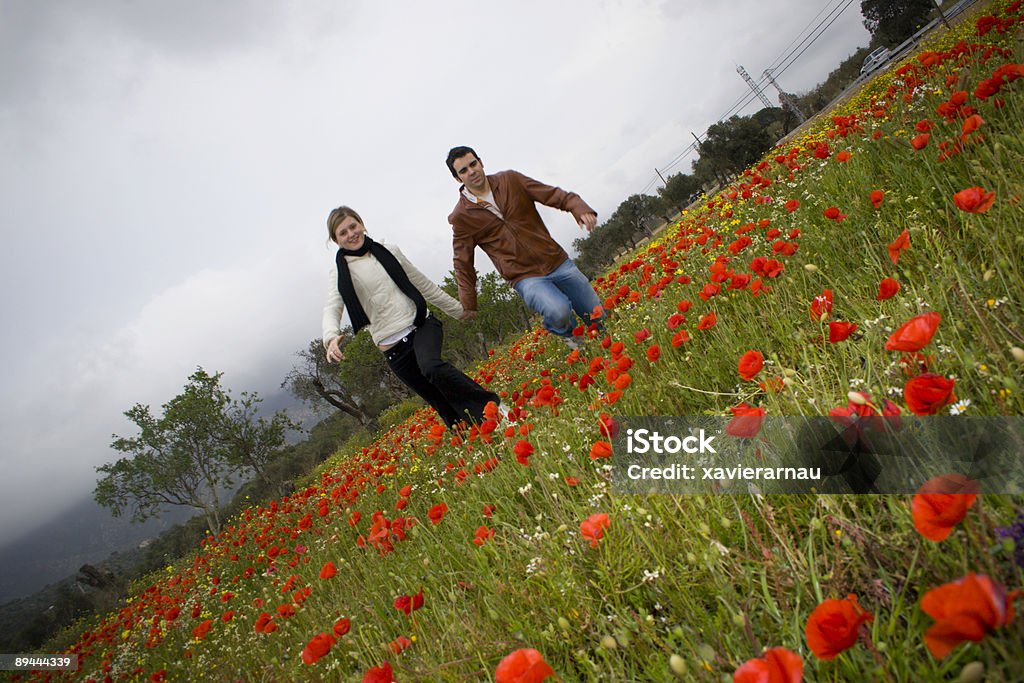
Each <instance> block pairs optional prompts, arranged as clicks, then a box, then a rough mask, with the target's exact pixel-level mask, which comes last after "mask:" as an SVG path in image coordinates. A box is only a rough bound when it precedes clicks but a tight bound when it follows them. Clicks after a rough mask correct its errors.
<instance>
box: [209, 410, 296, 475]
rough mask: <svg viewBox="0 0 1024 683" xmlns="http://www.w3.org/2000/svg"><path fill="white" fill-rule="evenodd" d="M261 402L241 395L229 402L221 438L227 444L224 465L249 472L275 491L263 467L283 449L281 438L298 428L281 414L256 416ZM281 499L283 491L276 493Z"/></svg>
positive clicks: (265, 468)
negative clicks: (226, 455) (226, 463)
mask: <svg viewBox="0 0 1024 683" xmlns="http://www.w3.org/2000/svg"><path fill="white" fill-rule="evenodd" d="M262 402H263V399H261V398H260V397H259V396H258V395H257V394H255V393H252V394H250V393H248V392H242V397H241V398H240V399H239V400H238V401H232V402H231V403H230V404H229V405H228V406H227V409H226V410H225V412H224V438H225V439H226V440H227V443H228V447H229V451H228V463H229V464H230V465H232V466H234V467H236V468H238V469H240V470H245V469H250V470H252V471H253V472H255V473H256V475H257V476H258V477H259V478H260V479H262V480H263V481H264V482H265V483H266V484H267V485H268V486H271V487H277V488H280V487H278V484H277V482H274V481H272V480H271V478H270V477H269V476H268V475H267V465H268V464H269V463H270V461H271V460H272V459H273V458H274V457H275V456H276V455H277V454H278V449H279V448H281V446H283V445H284V442H285V435H286V433H287V432H289V431H293V430H298V429H299V425H297V424H295V423H294V422H292V420H291V419H289V417H288V414H287V413H285V412H284V411H278V412H276V413H274V415H273V416H271V417H270V418H269V419H267V418H265V417H258V416H257V415H256V412H257V408H258V407H259V404H260V403H262ZM279 492H280V493H281V494H282V495H284V494H283V491H279Z"/></svg>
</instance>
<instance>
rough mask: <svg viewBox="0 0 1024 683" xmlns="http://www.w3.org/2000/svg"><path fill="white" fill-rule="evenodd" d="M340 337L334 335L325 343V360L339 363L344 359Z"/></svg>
mask: <svg viewBox="0 0 1024 683" xmlns="http://www.w3.org/2000/svg"><path fill="white" fill-rule="evenodd" d="M340 345H341V337H335V338H334V339H332V340H331V341H329V342H328V343H327V362H328V363H339V362H341V361H343V360H345V354H344V353H342V352H341V348H340Z"/></svg>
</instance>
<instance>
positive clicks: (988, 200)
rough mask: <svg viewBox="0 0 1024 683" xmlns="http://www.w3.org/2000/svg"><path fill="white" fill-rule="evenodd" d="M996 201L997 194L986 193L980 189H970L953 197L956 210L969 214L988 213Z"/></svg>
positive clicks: (961, 191)
mask: <svg viewBox="0 0 1024 683" xmlns="http://www.w3.org/2000/svg"><path fill="white" fill-rule="evenodd" d="M995 201H996V193H995V192H986V191H985V190H984V189H982V188H980V187H969V188H967V189H966V190H960V191H959V192H957V193H956V194H954V195H953V203H954V204H956V208H958V209H960V210H961V211H966V212H967V213H987V212H988V210H989V209H991V208H992V204H994V203H995Z"/></svg>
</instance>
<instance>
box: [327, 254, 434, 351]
mask: <svg viewBox="0 0 1024 683" xmlns="http://www.w3.org/2000/svg"><path fill="white" fill-rule="evenodd" d="M367 252H369V253H370V254H372V255H373V257H374V258H376V259H377V261H378V262H379V263H380V265H382V266H383V267H384V270H385V271H386V272H387V274H388V275H389V276H390V277H391V279H392V280H394V282H395V284H396V285H397V286H398V288H399V289H400V290H402V293H403V294H405V295H406V296H407V297H409V298H410V299H412V302H413V303H414V304H416V319H415V320H414V321H413V325H415V326H416V327H419V326H420V325H421V324H423V321H424V320H425V319H426V317H427V302H426V301H425V300H424V299H423V295H422V294H420V291H419V290H418V289H416V287H414V286H413V284H412V282H410V281H409V276H408V275H406V274H405V270H404V269H403V268H402V264H400V263H399V262H398V259H396V258H395V255H394V254H392V253H391V252H390V251H388V250H387V249H386V248H384V247H383V246H382V245H380V244H378V243H377V242H374V241H373V240H371V239H370V238H369V237H364V238H363V246H361V247H360V248H359V249H345V248H344V247H342V248H340V249H338V254H337V256H335V258H334V260H335V262H336V263H337V264H338V293H339V294H341V300H342V301H343V302H345V307H346V308H348V317H349V319H350V320H351V321H352V333H353V334H355V333H356V332H358V331H359V330H361V329H363V328H364V327H366V326H367V325H369V324H370V320H369V318H367V317H366V311H364V310H363V306H362V304H360V303H359V297H358V296H356V290H355V287H353V286H352V274H351V273H349V271H348V261H346V260H345V257H346V256H363V255H364V254H366V253H367Z"/></svg>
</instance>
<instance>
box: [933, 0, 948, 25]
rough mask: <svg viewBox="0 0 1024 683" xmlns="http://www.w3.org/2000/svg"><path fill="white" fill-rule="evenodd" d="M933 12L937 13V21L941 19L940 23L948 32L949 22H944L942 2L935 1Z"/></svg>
mask: <svg viewBox="0 0 1024 683" xmlns="http://www.w3.org/2000/svg"><path fill="white" fill-rule="evenodd" d="M935 10H936V11H937V12H938V13H939V19H942V23H943V24H945V25H946V30H947V31H948V30H949V22H948V21H946V13H945V12H943V11H942V0H935Z"/></svg>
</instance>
